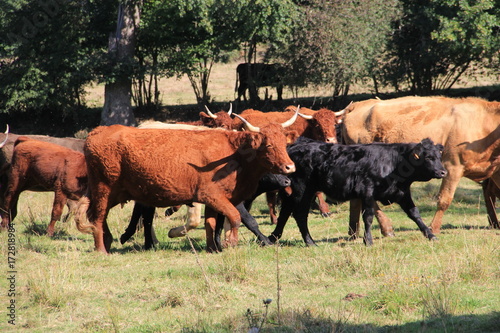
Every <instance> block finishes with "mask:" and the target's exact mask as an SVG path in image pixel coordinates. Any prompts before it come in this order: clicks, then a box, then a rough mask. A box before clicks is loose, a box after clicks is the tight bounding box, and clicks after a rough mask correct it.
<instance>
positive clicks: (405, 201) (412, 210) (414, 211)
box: [399, 188, 437, 240]
mask: <svg viewBox="0 0 500 333" xmlns="http://www.w3.org/2000/svg"><path fill="white" fill-rule="evenodd" d="M399 205H400V206H401V208H402V209H403V210H404V211H405V213H406V215H408V217H409V218H410V219H412V220H413V221H414V222H415V223H416V224H417V226H418V228H419V229H420V231H421V232H422V233H423V234H424V236H425V237H427V238H428V239H429V240H437V237H436V236H434V234H433V233H432V232H431V230H430V229H429V228H428V227H427V226H426V225H425V223H424V221H423V220H422V217H421V216H420V212H419V211H418V208H417V207H416V206H415V203H414V202H413V199H412V198H411V193H410V189H409V188H408V189H407V190H406V193H405V195H404V197H403V198H402V199H401V200H400V202H399Z"/></svg>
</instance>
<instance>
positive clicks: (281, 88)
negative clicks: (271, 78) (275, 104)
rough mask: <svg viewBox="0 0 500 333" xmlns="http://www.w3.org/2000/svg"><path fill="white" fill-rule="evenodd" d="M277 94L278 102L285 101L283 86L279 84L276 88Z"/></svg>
mask: <svg viewBox="0 0 500 333" xmlns="http://www.w3.org/2000/svg"><path fill="white" fill-rule="evenodd" d="M276 93H277V94H278V101H282V100H283V85H281V84H279V85H277V86H276Z"/></svg>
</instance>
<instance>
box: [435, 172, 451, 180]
mask: <svg viewBox="0 0 500 333" xmlns="http://www.w3.org/2000/svg"><path fill="white" fill-rule="evenodd" d="M446 175H448V171H446V170H439V171H437V172H436V178H438V179H439V178H444V177H446Z"/></svg>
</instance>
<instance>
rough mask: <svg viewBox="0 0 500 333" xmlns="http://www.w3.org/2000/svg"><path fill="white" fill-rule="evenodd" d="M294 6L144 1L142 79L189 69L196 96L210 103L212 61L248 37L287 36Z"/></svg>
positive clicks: (229, 1)
mask: <svg viewBox="0 0 500 333" xmlns="http://www.w3.org/2000/svg"><path fill="white" fill-rule="evenodd" d="M290 8H293V6H292V3H291V2H290V1H288V0H285V1H284V0H280V1H277V0H266V1H250V0H246V1H232V0H223V1H215V0H191V1H186V0H174V1H149V2H146V3H145V4H144V8H143V14H142V22H143V23H142V24H141V29H140V33H139V38H138V48H139V50H138V51H139V53H138V57H139V59H140V61H139V62H140V64H141V68H140V71H139V77H138V78H139V81H141V80H144V79H145V80H147V81H149V82H151V81H154V80H155V77H169V76H173V75H181V74H187V75H188V76H189V79H190V81H191V85H192V87H193V90H194V92H195V95H196V98H197V100H198V102H200V103H207V102H209V101H210V94H209V91H208V82H209V77H210V73H211V70H212V66H213V64H214V62H218V61H223V60H224V59H225V55H227V54H228V53H229V52H231V51H234V50H238V49H239V48H240V45H241V44H242V43H243V42H246V41H250V40H253V41H255V42H273V41H276V40H283V39H284V38H285V36H286V34H287V32H288V31H289V24H290V19H289V14H288V10H289V9H290ZM148 75H149V76H150V78H149V79H148V78H147V76H148ZM148 93H150V94H151V92H148Z"/></svg>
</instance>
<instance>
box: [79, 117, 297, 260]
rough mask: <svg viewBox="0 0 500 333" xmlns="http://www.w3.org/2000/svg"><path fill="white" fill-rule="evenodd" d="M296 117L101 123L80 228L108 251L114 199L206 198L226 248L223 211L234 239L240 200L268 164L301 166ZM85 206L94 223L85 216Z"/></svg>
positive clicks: (160, 203) (276, 168)
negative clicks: (186, 126)
mask: <svg viewBox="0 0 500 333" xmlns="http://www.w3.org/2000/svg"><path fill="white" fill-rule="evenodd" d="M296 117H297V114H295V115H294V116H293V117H292V118H291V119H288V121H286V122H284V123H282V124H276V123H272V124H268V125H266V126H263V127H262V128H257V127H253V126H251V125H250V124H248V123H247V127H248V129H249V131H244V132H234V131H226V130H222V129H207V130H199V131H189V130H168V129H137V128H130V127H125V126H121V125H113V126H109V127H105V126H101V127H98V128H96V129H95V130H94V131H92V132H91V133H90V134H89V136H88V138H87V141H86V144H85V148H84V151H85V158H86V161H87V167H88V174H89V196H88V197H84V198H82V200H81V201H80V203H81V205H80V209H79V213H80V214H76V216H75V219H76V221H77V225H78V228H79V230H81V231H84V232H85V231H86V232H93V235H94V242H95V249H96V250H97V251H101V252H104V253H107V252H108V251H109V250H110V247H111V242H112V240H113V237H112V235H111V233H110V230H109V228H108V225H107V222H106V217H107V215H108V212H109V210H110V209H111V208H112V207H114V206H115V205H117V204H119V203H123V202H126V201H128V200H135V201H138V202H139V203H142V204H144V205H148V206H155V207H167V206H175V205H180V204H191V203H193V202H199V203H203V204H205V205H206V206H207V209H206V210H205V218H206V221H205V228H206V233H207V250H208V251H220V250H221V249H222V248H221V246H220V244H217V243H216V242H215V241H214V233H213V231H214V230H215V222H216V217H217V213H221V214H223V215H225V216H226V217H227V218H228V219H229V221H230V223H231V228H232V237H231V239H230V243H231V245H235V244H236V243H237V240H238V238H237V237H238V236H237V235H238V233H237V228H238V226H239V224H240V221H241V218H240V214H239V213H238V210H237V209H236V208H235V206H234V205H236V204H239V203H240V202H242V201H243V200H245V199H246V198H247V197H248V196H250V195H252V193H253V192H254V191H255V189H256V186H257V184H258V180H259V179H260V178H261V177H262V176H263V175H264V174H265V173H266V172H274V173H283V174H288V173H291V172H293V171H295V166H294V164H293V162H292V161H291V160H290V158H289V157H288V154H287V153H286V144H287V137H288V138H289V139H295V136H296V133H295V132H293V131H292V132H290V131H288V132H285V130H284V127H287V126H290V125H291V124H292V123H293V121H295V119H296ZM85 212H86V213H87V216H88V217H89V220H90V222H91V224H88V223H85V222H84V216H83V214H84V213H85Z"/></svg>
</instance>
